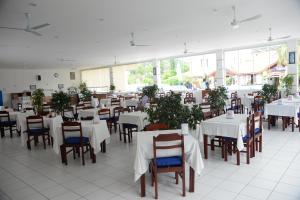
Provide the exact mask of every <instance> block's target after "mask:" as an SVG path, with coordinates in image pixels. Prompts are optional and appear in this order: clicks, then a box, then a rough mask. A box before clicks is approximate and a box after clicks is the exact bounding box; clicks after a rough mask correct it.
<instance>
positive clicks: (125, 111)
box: [122, 106, 135, 113]
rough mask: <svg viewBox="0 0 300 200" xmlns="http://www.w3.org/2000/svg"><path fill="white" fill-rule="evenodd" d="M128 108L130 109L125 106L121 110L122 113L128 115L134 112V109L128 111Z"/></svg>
mask: <svg viewBox="0 0 300 200" xmlns="http://www.w3.org/2000/svg"><path fill="white" fill-rule="evenodd" d="M129 107H130V106H127V108H123V110H122V112H123V113H130V112H133V111H135V109H130V108H129Z"/></svg>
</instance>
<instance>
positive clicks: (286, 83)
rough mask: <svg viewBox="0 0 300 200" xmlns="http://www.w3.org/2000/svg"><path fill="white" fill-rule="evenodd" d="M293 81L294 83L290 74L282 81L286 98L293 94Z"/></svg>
mask: <svg viewBox="0 0 300 200" xmlns="http://www.w3.org/2000/svg"><path fill="white" fill-rule="evenodd" d="M293 81H294V78H293V76H292V75H290V74H289V75H286V76H285V77H283V78H282V80H281V84H282V87H283V88H284V89H285V94H286V96H288V95H291V94H292V87H293Z"/></svg>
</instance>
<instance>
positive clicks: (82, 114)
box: [78, 108, 99, 119]
mask: <svg viewBox="0 0 300 200" xmlns="http://www.w3.org/2000/svg"><path fill="white" fill-rule="evenodd" d="M98 110H99V109H98V108H91V109H85V110H79V111H78V119H80V118H81V117H91V116H93V117H94V119H99V117H98Z"/></svg>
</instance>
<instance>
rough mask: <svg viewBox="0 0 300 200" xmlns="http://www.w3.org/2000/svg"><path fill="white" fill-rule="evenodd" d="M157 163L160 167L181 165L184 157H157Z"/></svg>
mask: <svg viewBox="0 0 300 200" xmlns="http://www.w3.org/2000/svg"><path fill="white" fill-rule="evenodd" d="M156 165H157V167H158V168H162V167H176V166H181V165H182V158H181V157H180V156H172V157H161V158H156Z"/></svg>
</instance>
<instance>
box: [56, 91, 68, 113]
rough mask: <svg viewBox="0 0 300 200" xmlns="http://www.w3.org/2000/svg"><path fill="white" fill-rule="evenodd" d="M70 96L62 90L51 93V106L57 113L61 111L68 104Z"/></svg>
mask: <svg viewBox="0 0 300 200" xmlns="http://www.w3.org/2000/svg"><path fill="white" fill-rule="evenodd" d="M70 102H71V97H70V95H68V94H67V93H64V92H62V91H60V92H56V93H54V94H52V107H53V109H54V110H55V112H57V113H63V111H64V109H66V108H68V107H69V106H70Z"/></svg>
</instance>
